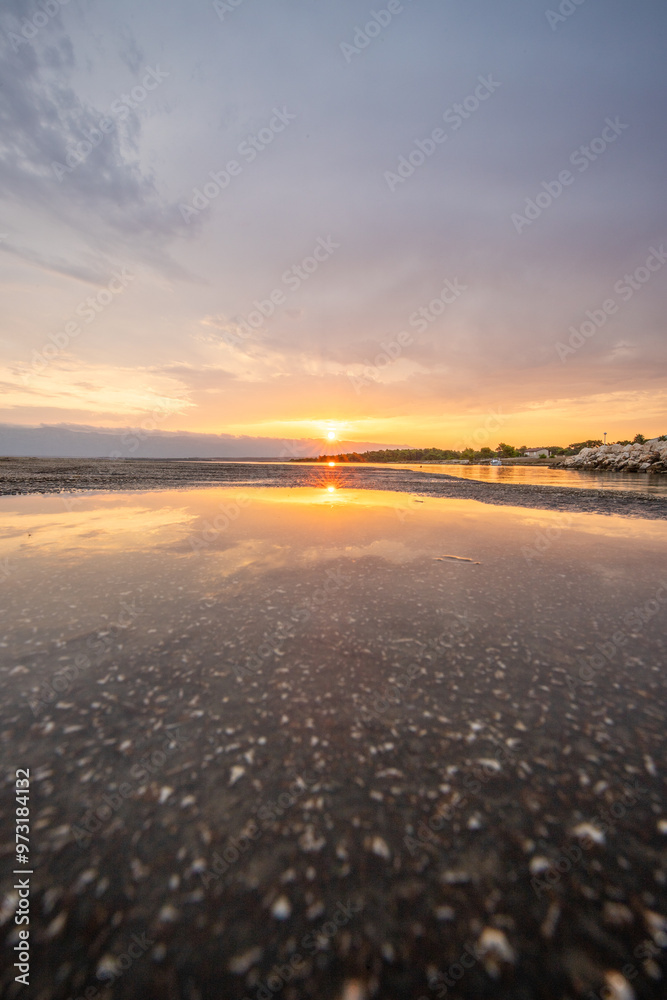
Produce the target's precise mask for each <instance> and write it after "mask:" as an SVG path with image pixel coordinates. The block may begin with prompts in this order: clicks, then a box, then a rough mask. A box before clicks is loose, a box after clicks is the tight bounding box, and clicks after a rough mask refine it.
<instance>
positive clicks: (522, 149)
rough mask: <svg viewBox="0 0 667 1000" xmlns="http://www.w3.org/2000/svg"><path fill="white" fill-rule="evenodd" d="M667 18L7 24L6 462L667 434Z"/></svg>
mask: <svg viewBox="0 0 667 1000" xmlns="http://www.w3.org/2000/svg"><path fill="white" fill-rule="evenodd" d="M666 22H667V9H666V8H665V5H664V3H662V2H660V0H639V2H638V3H636V4H633V5H630V4H628V3H627V2H625V0H579V2H576V0H560V3H556V2H554V3H553V5H552V6H551V7H549V6H548V5H547V3H546V2H544V3H543V2H542V0H513V3H511V4H500V3H498V2H497V0H439V2H436V0H403V2H399V0H390V2H385V0H379V2H378V3H377V4H375V5H374V6H373V5H372V4H370V3H366V2H365V0H337V2H336V3H335V4H334V3H331V4H324V3H320V4H313V3H307V2H306V0H302V2H297V0H281V2H280V3H276V2H270V0H215V2H214V3H211V2H206V0H198V2H196V3H185V2H184V0H183V2H176V0H160V2H157V0H143V2H142V3H140V4H137V3H136V2H129V0H113V2H112V0H66V2H64V3H63V2H62V0H40V2H33V0H5V2H4V4H3V7H2V11H1V12H0V49H1V50H2V51H1V53H0V78H1V86H0V115H1V122H2V129H1V137H0V265H1V270H0V282H1V297H0V302H1V305H0V310H1V312H0V388H1V392H2V403H1V405H0V422H1V424H2V427H1V428H0V448H1V449H2V451H3V452H5V453H23V454H26V453H34V454H51V453H54V454H58V453H61V451H59V450H58V449H61V450H62V449H63V448H67V449H68V453H72V454H85V453H90V454H96V455H97V454H101V453H106V448H107V443H108V450H109V453H110V452H111V451H114V450H117V451H120V453H121V454H126V453H127V454H132V453H138V452H137V447H138V446H136V445H134V451H133V445H132V444H128V441H129V442H132V441H133V440H136V439H137V435H139V439H140V443H141V453H142V454H149V453H150V452H151V447H153V448H154V451H155V453H156V454H158V453H159V454H160V455H162V454H173V455H178V456H181V455H182V454H184V453H185V454H187V453H188V451H189V449H190V448H192V449H193V450H194V453H195V454H205V453H206V454H213V455H215V454H219V455H225V454H229V455H239V454H241V455H266V456H269V455H276V456H278V455H282V456H293V457H299V456H304V455H307V454H311V453H317V452H318V449H319V451H320V452H322V451H324V450H325V449H326V448H329V449H331V448H333V449H334V450H340V448H342V447H343V446H345V447H349V448H352V447H354V448H356V449H359V448H361V447H363V446H371V445H375V446H391V445H400V446H404V445H411V446H415V447H418V446H436V447H443V448H463V447H465V446H474V447H482V446H486V445H488V446H491V447H495V446H496V445H497V443H498V442H499V441H501V440H502V441H509V442H511V443H514V444H515V445H517V446H519V445H523V444H526V445H528V446H539V445H548V444H561V445H567V444H568V443H570V442H572V441H580V440H585V439H587V438H590V437H594V438H601V437H602V435H603V432H605V431H606V432H607V434H608V439H609V440H616V439H619V438H628V437H630V438H631V437H633V436H634V435H635V434H636V433H637V432H641V433H643V434H645V435H646V436H647V437H650V436H654V435H658V434H662V433H665V432H667V378H666V374H665V373H666V367H665V361H666V357H667V348H666V345H665V336H664V316H665V305H666V304H667V303H666V298H667V291H666V289H667V283H666V280H665V278H666V276H667V252H666V251H667V224H666V221H667V220H666V214H667V203H666V200H665V198H664V170H665V153H666V151H667V132H666V130H665V128H664V107H665V97H666V94H665V91H666V89H667V88H666V85H665V70H664V65H665V60H664V38H665V27H666V26H667V25H666ZM129 429H131V430H132V431H133V434H134V437H133V435H132V434H131V433H130V432H129ZM74 441H76V442H77V443H76V446H75V445H74V444H73V443H72V442H74ZM119 441H120V442H124V443H121V444H120V445H119V444H118V442H119ZM151 442H153V445H151ZM54 448H55V449H56V450H55V451H53V449H54ZM72 449H73V450H72ZM77 449H78V450H77Z"/></svg>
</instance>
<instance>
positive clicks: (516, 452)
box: [290, 434, 664, 463]
mask: <svg viewBox="0 0 667 1000" xmlns="http://www.w3.org/2000/svg"><path fill="white" fill-rule="evenodd" d="M663 438H664V435H663ZM645 441H646V438H645V437H644V435H643V434H636V435H635V437H634V439H633V440H632V441H616V442H614V443H615V444H621V445H626V444H644V443H645ZM601 444H602V441H601V440H600V439H599V438H589V439H588V441H575V442H574V443H573V444H569V445H568V446H567V448H563V447H561V445H557V444H553V445H545V448H546V449H547V450H548V451H549V453H550V454H551V455H556V456H558V455H578V454H579V452H580V451H581V449H582V448H597V447H598V445H601ZM527 451H528V447H527V445H525V444H522V445H521V446H520V447H518V448H516V447H515V446H514V445H512V444H506V443H505V442H504V441H501V442H500V444H499V445H497V446H496V448H495V449H493V448H480V449H479V451H476V450H475V449H474V448H464V449H463V451H454V450H453V449H451V448H384V449H383V450H381V451H364V452H362V453H361V454H359V452H356V451H348V452H346V453H345V454H341V455H319V456H318V457H317V458H290V462H340V463H342V462H409V463H415V462H452V461H457V460H458V461H466V460H467V461H469V462H484V461H490V460H491V459H492V458H521V457H522V456H524V455H525V454H526V452H527Z"/></svg>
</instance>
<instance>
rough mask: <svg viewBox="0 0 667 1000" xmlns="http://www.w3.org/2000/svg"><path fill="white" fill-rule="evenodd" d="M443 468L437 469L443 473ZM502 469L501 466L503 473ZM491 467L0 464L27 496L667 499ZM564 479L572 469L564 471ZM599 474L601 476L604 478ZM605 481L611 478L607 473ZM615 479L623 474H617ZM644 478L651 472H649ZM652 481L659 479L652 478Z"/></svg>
mask: <svg viewBox="0 0 667 1000" xmlns="http://www.w3.org/2000/svg"><path fill="white" fill-rule="evenodd" d="M444 468H446V466H439V469H440V470H442V469H444ZM501 471H502V470H501ZM487 475H488V470H484V469H483V468H480V470H479V476H480V480H479V481H478V480H475V479H467V478H463V477H462V475H461V474H460V473H459V474H453V475H448V474H447V473H444V472H442V471H439V472H437V473H436V472H434V471H432V470H431V469H429V467H428V466H425V467H424V469H423V471H420V470H419V469H418V468H416V467H415V466H410V465H406V466H403V467H396V466H382V465H357V466H355V465H337V466H336V467H335V468H330V467H329V466H328V465H321V464H320V465H301V464H299V465H290V464H289V463H285V462H282V463H279V462H278V463H274V464H272V463H270V462H267V463H250V462H248V463H243V462H229V463H225V462H197V461H188V462H181V461H162V460H158V459H153V460H142V459H136V460H135V459H131V460H129V459H118V460H114V461H111V460H109V459H100V460H89V459H70V460H64V459H55V458H52V459H35V458H10V459H3V460H2V461H0V496H9V495H21V494H23V495H25V494H30V493H43V494H49V493H62V492H70V493H75V494H76V493H80V492H84V491H90V490H100V489H103V490H123V491H126V490H147V489H149V490H150V489H168V488H170V487H173V488H193V487H201V486H211V485H214V484H218V485H220V486H227V487H231V486H234V485H256V486H277V487H297V486H302V487H309V486H316V487H322V486H324V485H333V486H334V487H336V488H347V489H366V490H391V491H395V492H401V493H404V492H411V493H415V494H417V495H419V496H424V497H443V498H445V497H446V498H450V499H457V500H477V501H479V502H480V503H486V504H493V505H500V506H510V507H532V508H540V509H548V510H561V511H587V512H589V513H593V514H618V515H621V516H623V517H648V518H664V519H667V496H665V495H662V494H660V493H657V492H656V493H639V492H637V490H636V477H635V480H633V483H632V487H633V488H632V489H628V490H627V492H623V491H622V489H615V490H613V491H612V490H609V489H606V488H596V486H595V481H594V479H595V477H594V475H593V474H590V475H589V480H590V482H589V488H587V489H578V488H572V486H571V485H568V486H552V485H535V484H530V483H511V484H507V483H504V482H489V481H486V482H485V481H483V480H484V478H485V477H486V476H487ZM563 476H564V481H568V482H571V480H572V474H571V473H567V472H564V473H563ZM601 478H604V477H601ZM607 478H608V477H607ZM617 478H618V479H619V480H621V479H622V478H632V477H621V476H620V475H619V476H617ZM646 478H649V477H646ZM650 478H652V479H656V478H660V477H655V476H654V477H650Z"/></svg>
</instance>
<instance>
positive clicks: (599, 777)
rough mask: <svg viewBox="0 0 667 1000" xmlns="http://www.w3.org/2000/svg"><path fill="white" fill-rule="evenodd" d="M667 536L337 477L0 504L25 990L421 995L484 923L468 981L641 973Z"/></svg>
mask: <svg viewBox="0 0 667 1000" xmlns="http://www.w3.org/2000/svg"><path fill="white" fill-rule="evenodd" d="M68 504H69V506H68ZM666 555H667V524H666V523H665V522H664V521H657V520H642V519H638V518H635V519H630V518H622V517H615V516H605V517H602V516H597V515H594V514H586V513H567V514H564V513H562V512H554V511H543V510H533V509H526V508H513V507H507V506H505V507H493V506H489V505H486V504H480V503H476V502H474V501H468V500H466V501H461V500H452V499H447V500H441V499H435V498H428V500H427V501H426V502H420V500H419V498H418V497H415V496H411V495H408V494H402V493H398V492H390V491H376V492H374V491H368V490H361V489H359V490H355V489H348V488H337V487H336V486H334V485H332V483H331V482H330V481H325V480H323V481H322V483H321V485H319V486H318V487H311V488H294V489H276V488H273V489H269V488H258V487H257V486H248V487H235V488H233V489H222V488H199V489H196V490H187V489H179V490H165V491H153V492H141V493H139V492H129V493H122V492H115V493H97V494H93V495H88V496H81V497H78V498H77V503H76V505H75V507H74V508H72V507H71V498H70V497H67V496H64V495H63V496H47V497H42V496H27V497H5V498H3V499H2V500H0V571H1V572H2V573H3V575H4V579H3V582H2V589H1V590H0V601H1V606H2V610H3V620H4V622H5V625H4V627H3V631H2V646H1V647H0V652H1V653H2V672H1V675H0V676H2V680H3V691H4V697H3V700H2V703H1V704H0V729H1V730H2V732H3V737H4V740H5V744H6V746H7V748H8V750H9V753H8V756H9V757H10V759H11V766H12V768H13V767H15V766H16V767H23V766H25V767H30V768H31V776H32V789H31V795H32V799H31V802H32V823H33V826H32V834H31V837H32V851H33V855H32V858H33V867H34V871H35V875H34V876H33V877H32V890H33V893H32V904H33V908H34V909H33V914H34V919H35V923H36V925H37V928H38V929H39V932H40V933H39V934H38V935H37V936H36V941H35V951H36V954H35V956H34V963H33V980H32V983H31V985H32V986H33V989H34V991H35V995H36V996H37V995H39V996H43V997H45V998H51V997H53V998H54V1000H60V998H62V1000H66V998H68V997H70V996H72V997H76V996H79V995H82V994H83V991H84V990H85V989H86V987H88V986H93V987H98V988H99V987H100V985H101V984H103V980H101V979H100V978H98V975H104V974H105V970H106V972H107V973H109V974H111V972H110V970H111V971H113V970H114V969H116V971H118V972H119V975H118V978H117V980H116V983H115V986H114V994H113V995H114V997H123V998H125V997H127V998H132V1000H134V998H135V997H136V998H139V997H148V998H150V1000H153V998H154V997H155V998H157V997H158V996H159V997H164V996H170V995H174V996H178V997H180V996H199V997H201V998H202V1000H209V998H210V1000H213V998H218V997H221V996H224V997H225V998H229V1000H237V998H238V1000H240V998H242V997H248V998H252V1000H256V998H261V997H262V996H263V995H265V994H266V992H267V989H268V992H269V993H271V992H272V990H271V989H270V988H269V987H267V985H266V984H267V983H270V982H273V983H275V982H276V981H277V980H275V978H274V979H273V980H272V979H270V978H269V977H271V975H273V976H274V977H275V976H276V975H278V974H280V975H282V976H283V978H284V982H283V983H282V988H283V995H284V996H285V998H287V1000H300V998H301V997H311V996H313V997H314V996H317V997H321V998H323V1000H334V998H342V997H345V998H346V1000H351V998H352V997H357V998H358V997H371V996H377V997H381V998H383V1000H385V998H386V1000H394V998H396V1000H399V998H400V1000H417V998H418V997H420V996H422V995H423V996H426V997H428V998H429V1000H431V998H433V997H437V996H438V995H444V994H443V993H442V990H443V988H444V987H443V982H444V981H443V980H441V981H440V984H439V985H438V984H434V986H433V988H429V979H431V980H433V977H434V976H435V975H436V973H437V972H438V970H439V971H440V972H441V973H443V974H446V973H447V970H448V969H449V968H450V967H453V965H455V964H456V963H457V962H458V960H459V958H460V956H461V955H462V954H463V952H464V948H465V947H466V946H467V945H469V944H471V943H472V945H475V946H477V947H478V948H482V951H481V952H479V955H478V957H477V958H476V959H475V961H474V962H473V965H472V967H470V968H467V971H466V972H465V978H464V979H463V980H462V982H461V983H460V985H459V987H458V989H459V994H458V995H459V996H461V997H466V998H473V997H474V998H477V997H482V996H488V997H493V998H503V1000H509V998H516V997H518V996H521V997H526V998H527V997H545V998H547V997H549V998H552V997H560V996H576V995H581V990H580V986H582V984H583V986H586V987H588V989H590V990H593V989H597V990H599V989H600V986H601V984H602V982H603V977H604V975H605V973H607V972H609V971H610V970H615V969H616V970H617V969H620V968H622V967H623V966H624V965H625V964H627V963H632V964H634V966H636V968H637V975H636V976H635V977H634V978H633V985H634V986H635V988H636V989H637V991H638V996H639V997H647V998H653V997H655V998H657V997H659V996H662V995H663V994H662V993H661V987H662V983H661V982H660V981H658V980H656V979H655V978H653V977H652V976H651V975H650V974H649V973H648V972H647V970H646V969H645V968H644V966H643V963H642V961H640V960H639V959H638V958H637V948H638V947H640V945H641V944H642V942H646V941H647V940H648V941H652V940H654V938H653V937H652V935H654V934H657V933H658V925H657V924H656V922H655V921H656V920H657V919H658V918H657V917H651V914H662V915H665V914H667V838H666V837H665V835H664V833H663V832H661V830H662V827H661V826H660V825H659V824H660V823H661V821H662V822H666V821H667V801H666V796H665V788H664V782H663V779H662V776H661V767H662V766H663V764H664V760H665V746H666V727H665V721H666V713H665V675H664V663H665V659H666V656H665V654H666V652H667V650H666V649H665V646H666V642H665V633H664V608H665V607H666V606H667V574H665V572H664V567H665V565H666V561H665V556H666ZM2 822H3V832H4V833H5V837H4V838H3V840H5V841H6V840H9V838H10V836H11V835H12V832H13V825H12V824H13V815H11V814H10V813H9V811H6V812H5V814H4V817H3V820H2ZM5 824H7V828H6V829H4V825H5ZM581 824H589V827H590V828H592V829H593V831H594V834H595V838H596V840H595V841H591V842H590V844H588V846H586V844H585V843H584V842H583V841H582V836H583V833H582V831H583V830H586V829H589V827H582V826H581ZM577 831H579V832H578V833H577ZM582 843H584V846H583V847H581V846H580V845H581V844H582ZM575 848H576V849H577V850H575ZM566 851H567V852H568V853H567V854H564V852H566ZM570 858H572V859H574V860H573V861H570V860H568V859H570ZM531 864H532V870H531ZM545 864H546V865H547V866H548V865H549V864H552V865H553V866H554V867H553V869H549V872H550V877H549V880H548V881H546V878H545V877H543V878H537V876H536V874H535V872H537V871H539V868H540V865H542V866H543V865H545ZM555 866H559V867H558V868H556V867H555ZM542 874H543V873H542ZM551 875H553V879H552V878H551ZM536 878H537V881H536ZM8 885H9V883H8ZM621 918H622V919H621ZM8 929H9V930H10V934H9V938H8V942H9V944H10V945H11V944H12V940H13V939H12V936H11V934H12V930H11V925H6V926H5V928H4V930H5V931H7V930H8ZM500 932H502V934H503V935H504V936H505V941H506V945H507V948H508V949H509V950H506V951H505V953H504V954H505V957H504V958H503V959H502V960H501V959H499V958H498V957H497V955H496V957H495V958H494V953H492V952H488V951H487V952H486V953H485V952H484V950H483V948H484V941H486V942H487V943H488V941H489V940H490V938H489V934H491V939H494V938H493V934H495V935H496V936H497V934H498V933H500ZM660 933H662V932H660ZM40 934H41V937H40ZM132 935H138V936H139V937H140V938H141V936H142V935H145V936H146V940H147V941H149V942H150V945H149V946H147V948H146V950H145V954H143V955H142V957H141V958H140V959H138V960H137V961H136V963H134V964H133V965H132V968H131V969H130V970H129V971H128V972H126V973H121V972H120V971H119V970H118V969H117V967H115V966H114V964H113V957H114V956H121V955H124V954H125V953H126V951H127V948H128V946H129V944H130V943H131V941H132ZM495 939H497V938H495ZM495 939H494V940H495ZM663 957H664V951H663V949H662V948H661V947H658V946H656V959H655V962H656V963H658V965H659V963H661V962H662V961H663ZM290 963H294V964H293V965H292V973H291V974H290V976H289V977H288V976H287V971H289V969H288V967H289V965H290ZM276 966H277V967H278V969H279V970H283V971H282V972H280V973H276V972H274V971H272V970H274V969H275V967H276ZM285 970H287V971H285ZM6 976H7V977H8V978H6V979H5V980H3V982H4V984H5V986H6V988H8V984H9V977H10V976H11V973H6ZM575 985H576V989H577V990H579V994H577V992H576V991H575ZM582 988H583V987H582ZM8 995H9V994H8ZM584 995H585V994H584Z"/></svg>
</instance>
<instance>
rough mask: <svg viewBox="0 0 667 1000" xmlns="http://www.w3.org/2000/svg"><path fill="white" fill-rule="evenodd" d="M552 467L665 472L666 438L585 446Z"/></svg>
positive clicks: (663, 473)
mask: <svg viewBox="0 0 667 1000" xmlns="http://www.w3.org/2000/svg"><path fill="white" fill-rule="evenodd" d="M552 468H553V469H588V470H590V471H593V472H595V471H597V472H650V473H659V474H662V475H666V474H667V440H664V439H663V438H652V439H651V440H650V441H646V442H645V443H644V444H625V445H624V444H602V445H600V446H599V447H598V448H582V449H581V451H580V452H579V454H578V455H570V457H569V458H566V459H564V460H563V461H561V462H556V463H554V465H552Z"/></svg>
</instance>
